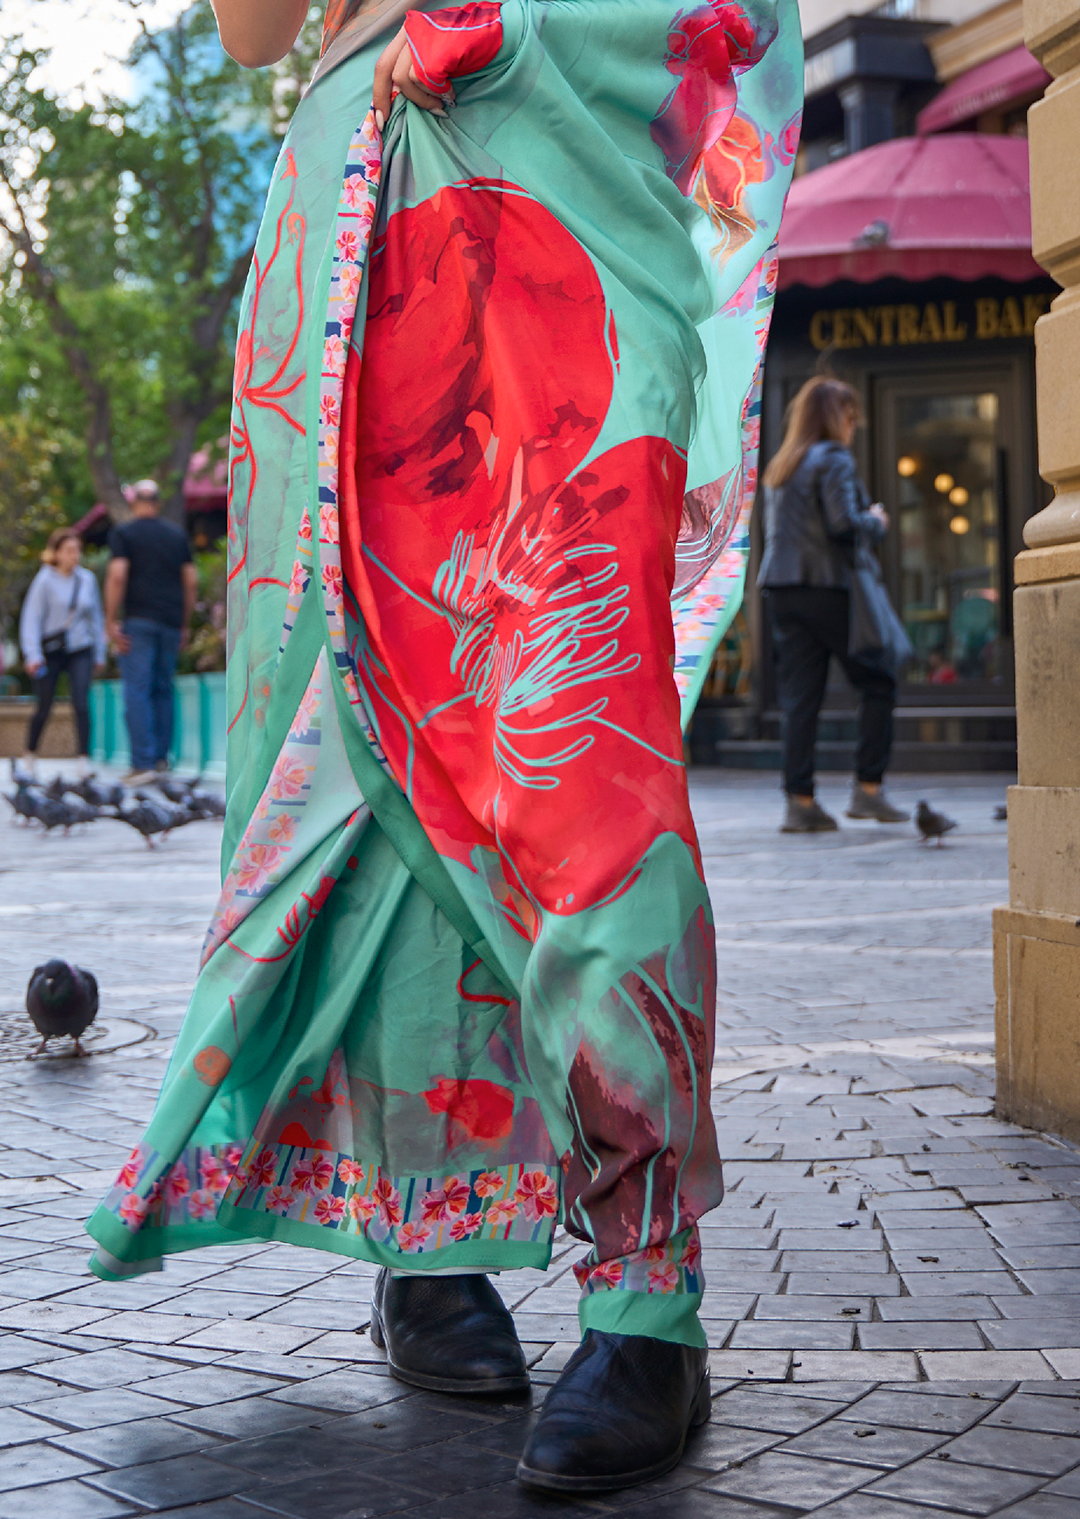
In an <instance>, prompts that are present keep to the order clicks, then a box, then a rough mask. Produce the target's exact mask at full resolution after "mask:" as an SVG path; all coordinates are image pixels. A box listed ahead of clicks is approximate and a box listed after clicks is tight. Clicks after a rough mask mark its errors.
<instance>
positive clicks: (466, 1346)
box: [371, 1267, 529, 1393]
mask: <svg viewBox="0 0 1080 1519" xmlns="http://www.w3.org/2000/svg"><path fill="white" fill-rule="evenodd" d="M371 1339H372V1343H373V1344H375V1345H377V1346H378V1347H379V1348H380V1350H382V1349H385V1351H386V1364H387V1366H388V1367H389V1369H390V1371H391V1373H392V1374H393V1375H394V1376H395V1377H397V1378H398V1380H399V1381H402V1382H409V1383H411V1385H412V1386H413V1387H426V1388H429V1389H430V1390H431V1391H433V1392H466V1393H475V1392H524V1391H525V1390H526V1389H527V1388H528V1386H529V1372H528V1368H527V1367H526V1365H525V1355H524V1352H523V1351H522V1349H521V1345H520V1343H519V1342H518V1337H517V1330H516V1329H515V1328H514V1321H513V1319H512V1318H511V1317H510V1314H509V1313H508V1312H507V1309H506V1307H505V1305H504V1304H503V1300H502V1298H501V1297H500V1296H499V1294H498V1293H497V1292H496V1291H495V1288H494V1287H493V1286H492V1285H491V1283H490V1281H489V1280H488V1278H487V1277H486V1276H391V1274H390V1272H389V1271H387V1270H386V1269H385V1267H384V1268H383V1270H382V1271H380V1272H379V1275H378V1278H377V1280H376V1282H375V1291H374V1293H373V1294H372V1301H371Z"/></svg>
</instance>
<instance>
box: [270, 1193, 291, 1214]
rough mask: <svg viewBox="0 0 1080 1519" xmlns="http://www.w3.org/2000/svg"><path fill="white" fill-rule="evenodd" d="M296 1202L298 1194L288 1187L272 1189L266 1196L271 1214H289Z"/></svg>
mask: <svg viewBox="0 0 1080 1519" xmlns="http://www.w3.org/2000/svg"><path fill="white" fill-rule="evenodd" d="M295 1201H296V1193H295V1192H290V1191H289V1189H288V1187H271V1188H270V1190H269V1192H268V1193H267V1194H266V1206H267V1208H268V1209H269V1211H270V1212H271V1213H288V1211H289V1209H290V1208H291V1207H292V1205H293V1203H294V1202H295Z"/></svg>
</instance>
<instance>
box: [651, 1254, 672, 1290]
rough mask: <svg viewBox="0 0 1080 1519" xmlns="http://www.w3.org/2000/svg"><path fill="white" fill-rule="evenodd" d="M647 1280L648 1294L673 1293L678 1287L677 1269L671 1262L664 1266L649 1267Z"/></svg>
mask: <svg viewBox="0 0 1080 1519" xmlns="http://www.w3.org/2000/svg"><path fill="white" fill-rule="evenodd" d="M648 1278H649V1291H650V1292H675V1291H677V1289H678V1286H679V1268H678V1266H675V1265H673V1264H672V1263H671V1261H669V1262H668V1263H667V1265H666V1266H651V1267H650V1268H649V1272H648Z"/></svg>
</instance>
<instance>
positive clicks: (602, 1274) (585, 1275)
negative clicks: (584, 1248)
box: [574, 1256, 624, 1288]
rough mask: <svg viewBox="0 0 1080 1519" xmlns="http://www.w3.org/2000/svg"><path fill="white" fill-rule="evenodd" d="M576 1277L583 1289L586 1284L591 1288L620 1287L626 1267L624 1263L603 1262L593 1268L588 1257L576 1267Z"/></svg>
mask: <svg viewBox="0 0 1080 1519" xmlns="http://www.w3.org/2000/svg"><path fill="white" fill-rule="evenodd" d="M574 1275H575V1276H576V1277H577V1283H578V1286H579V1287H581V1288H584V1287H585V1286H586V1284H588V1285H589V1286H590V1287H593V1286H596V1287H618V1286H620V1285H621V1283H622V1279H623V1275H624V1267H623V1263H622V1261H601V1262H600V1264H599V1265H598V1266H591V1265H590V1264H589V1260H588V1257H587V1256H586V1258H585V1259H584V1260H583V1261H578V1263H577V1264H576V1265H575V1267H574Z"/></svg>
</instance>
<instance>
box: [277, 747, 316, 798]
mask: <svg viewBox="0 0 1080 1519" xmlns="http://www.w3.org/2000/svg"><path fill="white" fill-rule="evenodd" d="M307 773H308V767H307V766H306V765H302V764H301V763H300V761H299V760H295V759H293V758H292V756H291V755H289V754H282V755H281V756H280V757H279V758H278V761H277V763H276V764H275V766H274V768H273V770H272V771H271V772H270V795H271V796H272V797H273V798H274V800H275V801H278V802H280V801H283V800H284V799H285V798H286V797H295V796H299V795H300V793H301V791H303V789H304V787H305V785H306V784H307Z"/></svg>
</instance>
